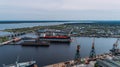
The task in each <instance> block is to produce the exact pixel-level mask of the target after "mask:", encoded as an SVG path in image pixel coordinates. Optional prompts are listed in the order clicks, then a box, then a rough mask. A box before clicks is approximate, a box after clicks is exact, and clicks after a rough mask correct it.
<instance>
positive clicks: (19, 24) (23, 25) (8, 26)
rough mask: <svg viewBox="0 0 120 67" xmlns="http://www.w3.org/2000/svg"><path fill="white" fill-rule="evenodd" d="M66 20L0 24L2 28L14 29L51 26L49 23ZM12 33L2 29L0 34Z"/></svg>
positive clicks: (55, 23) (0, 28) (56, 23)
mask: <svg viewBox="0 0 120 67" xmlns="http://www.w3.org/2000/svg"><path fill="white" fill-rule="evenodd" d="M63 23H64V22H61V23H58V22H54V23H52V22H51V23H12V24H0V30H4V29H13V28H24V27H34V26H49V25H59V24H63ZM9 34H12V33H9V32H3V31H0V36H5V35H9Z"/></svg>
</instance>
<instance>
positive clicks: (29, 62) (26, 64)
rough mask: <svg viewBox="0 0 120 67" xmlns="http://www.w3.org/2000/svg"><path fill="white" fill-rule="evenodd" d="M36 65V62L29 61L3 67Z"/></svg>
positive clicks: (30, 66)
mask: <svg viewBox="0 0 120 67" xmlns="http://www.w3.org/2000/svg"><path fill="white" fill-rule="evenodd" d="M34 64H36V61H28V62H21V63H18V61H16V62H15V64H10V65H5V64H3V67H33V66H34Z"/></svg>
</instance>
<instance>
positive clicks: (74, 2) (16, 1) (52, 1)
mask: <svg viewBox="0 0 120 67" xmlns="http://www.w3.org/2000/svg"><path fill="white" fill-rule="evenodd" d="M0 20H120V0H0Z"/></svg>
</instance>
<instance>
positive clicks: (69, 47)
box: [0, 37, 120, 67]
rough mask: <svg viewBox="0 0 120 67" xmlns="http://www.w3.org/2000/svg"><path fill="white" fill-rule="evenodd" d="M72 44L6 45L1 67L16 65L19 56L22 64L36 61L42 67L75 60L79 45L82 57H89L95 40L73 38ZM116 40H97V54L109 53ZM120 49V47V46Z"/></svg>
mask: <svg viewBox="0 0 120 67" xmlns="http://www.w3.org/2000/svg"><path fill="white" fill-rule="evenodd" d="M72 40H73V41H72V42H71V44H58V43H56V44H51V45H50V47H22V46H20V45H5V46H1V47H0V67H2V64H11V63H15V61H16V57H17V56H19V57H20V59H19V61H20V62H23V61H29V60H35V61H37V64H38V65H39V66H40V67H41V66H44V65H48V64H53V63H58V62H62V61H67V60H72V59H74V56H75V52H76V47H77V45H79V44H80V45H81V50H80V51H81V53H80V54H81V57H87V56H89V52H90V49H91V45H92V40H93V38H89V37H73V38H72ZM116 40H117V39H116V38H95V50H96V53H97V54H102V53H106V52H109V49H111V48H112V45H113V43H115V42H116ZM119 47H120V46H119Z"/></svg>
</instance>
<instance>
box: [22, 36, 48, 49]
mask: <svg viewBox="0 0 120 67" xmlns="http://www.w3.org/2000/svg"><path fill="white" fill-rule="evenodd" d="M22 39H23V42H21V43H20V44H21V45H22V46H36V47H37V46H44V47H49V45H50V42H49V41H44V40H39V38H29V37H25V38H22Z"/></svg>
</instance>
